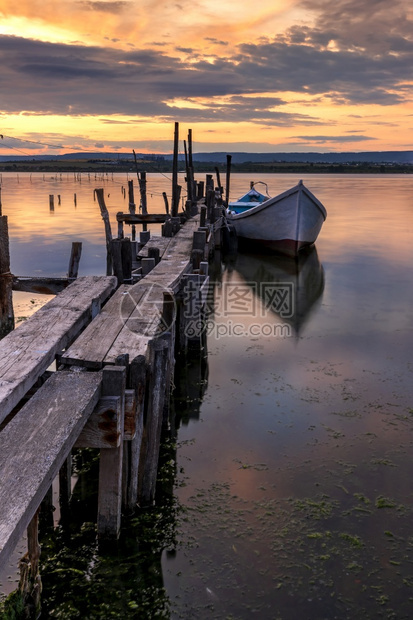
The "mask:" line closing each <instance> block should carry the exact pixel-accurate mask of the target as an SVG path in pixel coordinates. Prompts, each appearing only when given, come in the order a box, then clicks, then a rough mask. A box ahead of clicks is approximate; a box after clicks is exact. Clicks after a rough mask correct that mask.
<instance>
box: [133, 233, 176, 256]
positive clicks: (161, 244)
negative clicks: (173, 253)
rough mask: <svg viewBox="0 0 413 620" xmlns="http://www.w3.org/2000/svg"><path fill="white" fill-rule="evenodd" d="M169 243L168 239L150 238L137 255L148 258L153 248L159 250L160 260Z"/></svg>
mask: <svg viewBox="0 0 413 620" xmlns="http://www.w3.org/2000/svg"><path fill="white" fill-rule="evenodd" d="M170 242H171V239H170V238H169V239H168V238H167V237H157V236H152V237H151V238H150V239H149V241H148V242H147V243H146V244H145V245H144V246H143V248H141V249H140V250H139V252H138V255H139V256H140V257H141V258H150V256H149V252H150V251H151V250H152V249H153V248H157V249H158V250H159V257H160V258H162V257H163V255H164V254H165V252H166V250H167V248H168V245H169V244H170Z"/></svg>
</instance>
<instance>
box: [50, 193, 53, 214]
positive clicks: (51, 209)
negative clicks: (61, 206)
mask: <svg viewBox="0 0 413 620" xmlns="http://www.w3.org/2000/svg"><path fill="white" fill-rule="evenodd" d="M49 209H50V211H54V196H53V194H49Z"/></svg>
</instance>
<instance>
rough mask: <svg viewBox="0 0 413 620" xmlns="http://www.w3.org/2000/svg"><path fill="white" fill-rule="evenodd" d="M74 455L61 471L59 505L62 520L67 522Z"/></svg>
mask: <svg viewBox="0 0 413 620" xmlns="http://www.w3.org/2000/svg"><path fill="white" fill-rule="evenodd" d="M71 478H72V454H71V453H69V456H68V457H67V459H66V460H65V462H64V463H63V465H62V467H61V468H60V470H59V505H60V515H61V517H60V520H61V521H63V522H65V521H67V519H68V516H69V515H68V513H69V502H70V496H71V494H72V480H71Z"/></svg>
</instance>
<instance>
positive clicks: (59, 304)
mask: <svg viewBox="0 0 413 620" xmlns="http://www.w3.org/2000/svg"><path fill="white" fill-rule="evenodd" d="M115 288H116V278H114V277H113V276H110V277H107V276H85V277H81V278H78V279H77V280H75V281H74V282H73V284H71V285H70V286H68V287H67V288H66V289H65V290H64V291H62V292H61V293H59V295H57V296H56V297H55V298H54V299H52V300H51V301H49V302H48V303H47V304H46V305H44V306H43V307H42V308H40V309H39V310H38V311H37V312H36V313H35V314H33V316H31V317H30V318H29V319H27V320H26V321H24V323H22V324H21V325H19V327H18V328H17V329H15V330H14V331H12V332H11V333H10V334H8V335H7V336H6V337H5V338H3V339H2V340H0V423H1V422H2V421H3V420H4V418H5V417H6V416H7V415H8V414H9V413H10V412H11V411H12V410H13V408H14V407H15V406H16V405H17V404H18V402H19V401H20V400H21V398H23V396H24V395H25V393H26V392H27V391H28V390H29V389H30V388H31V387H32V386H33V384H34V383H35V381H36V380H37V379H38V378H39V377H40V376H41V375H42V374H43V373H44V372H45V370H47V368H48V367H49V366H50V364H51V363H52V362H53V361H54V360H55V357H56V355H57V354H60V353H61V352H62V351H63V349H65V348H66V347H67V346H68V345H69V344H70V343H71V342H72V341H73V340H74V339H75V338H76V337H77V336H78V335H79V333H80V332H81V331H82V329H83V328H84V327H85V326H86V325H87V324H88V323H89V322H90V321H91V319H92V318H93V314H94V313H95V314H96V313H97V312H98V311H99V309H100V305H101V304H102V303H103V302H104V301H105V300H106V299H107V298H108V297H109V296H110V295H111V294H112V292H113V291H114V290H115Z"/></svg>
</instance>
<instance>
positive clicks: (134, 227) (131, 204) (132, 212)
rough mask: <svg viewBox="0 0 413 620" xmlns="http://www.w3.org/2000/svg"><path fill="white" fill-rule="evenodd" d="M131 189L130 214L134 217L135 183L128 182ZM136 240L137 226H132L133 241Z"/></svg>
mask: <svg viewBox="0 0 413 620" xmlns="http://www.w3.org/2000/svg"><path fill="white" fill-rule="evenodd" d="M128 188H129V213H131V214H132V215H134V214H135V213H136V204H135V195H134V191H133V181H128ZM135 239H136V226H135V224H132V241H135Z"/></svg>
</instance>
